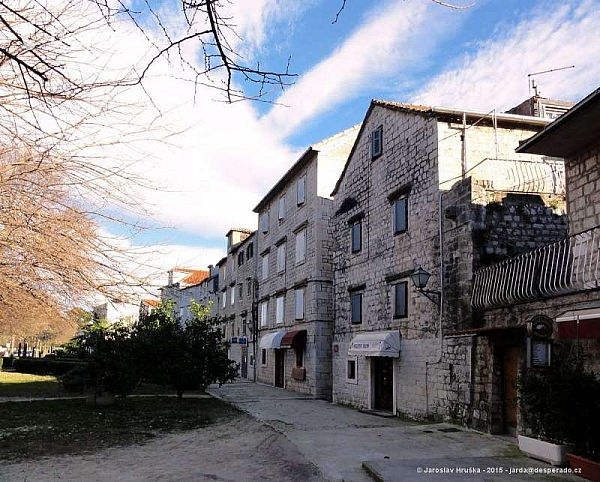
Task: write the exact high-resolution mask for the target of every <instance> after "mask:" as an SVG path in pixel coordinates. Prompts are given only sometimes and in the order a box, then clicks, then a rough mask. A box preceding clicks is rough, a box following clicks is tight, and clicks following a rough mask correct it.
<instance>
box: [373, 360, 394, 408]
mask: <svg viewBox="0 0 600 482" xmlns="http://www.w3.org/2000/svg"><path fill="white" fill-rule="evenodd" d="M372 363H373V377H374V392H375V393H374V397H373V398H374V400H373V401H374V402H375V407H374V408H375V409H377V410H385V411H387V412H391V411H392V410H393V400H392V399H393V396H394V364H393V363H394V359H393V358H391V357H385V356H377V357H373V358H372Z"/></svg>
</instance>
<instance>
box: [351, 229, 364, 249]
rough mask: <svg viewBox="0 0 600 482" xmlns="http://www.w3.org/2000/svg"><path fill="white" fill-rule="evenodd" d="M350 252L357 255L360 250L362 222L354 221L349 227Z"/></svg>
mask: <svg viewBox="0 0 600 482" xmlns="http://www.w3.org/2000/svg"><path fill="white" fill-rule="evenodd" d="M351 236H352V252H353V253H357V252H358V251H360V250H361V249H362V221H356V222H355V223H354V224H353V225H352V227H351Z"/></svg>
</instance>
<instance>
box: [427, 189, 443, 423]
mask: <svg viewBox="0 0 600 482" xmlns="http://www.w3.org/2000/svg"><path fill="white" fill-rule="evenodd" d="M442 195H443V192H442V191H440V197H439V204H438V229H439V238H440V281H439V286H440V306H439V310H440V317H439V321H438V339H439V346H438V354H437V358H436V360H435V361H432V362H429V361H427V362H425V410H426V415H429V365H438V364H439V363H440V362H441V361H442V349H443V343H444V337H443V336H442V321H443V319H444V233H443V226H442Z"/></svg>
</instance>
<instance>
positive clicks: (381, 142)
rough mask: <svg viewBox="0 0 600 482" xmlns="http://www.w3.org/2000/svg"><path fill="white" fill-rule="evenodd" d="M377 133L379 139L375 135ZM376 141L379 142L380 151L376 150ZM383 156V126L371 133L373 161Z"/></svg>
mask: <svg viewBox="0 0 600 482" xmlns="http://www.w3.org/2000/svg"><path fill="white" fill-rule="evenodd" d="M376 133H377V137H376V136H375V134H376ZM376 139H377V140H378V141H379V145H378V149H375V142H376ZM381 154H383V124H382V125H380V126H378V127H376V128H375V129H373V131H372V132H371V160H373V159H377V158H378V157H379V156H381Z"/></svg>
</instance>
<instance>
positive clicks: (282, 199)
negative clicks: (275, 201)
mask: <svg viewBox="0 0 600 482" xmlns="http://www.w3.org/2000/svg"><path fill="white" fill-rule="evenodd" d="M277 218H278V219H279V220H280V221H281V220H282V219H284V218H285V196H281V197H280V198H279V210H278V212H277Z"/></svg>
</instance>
